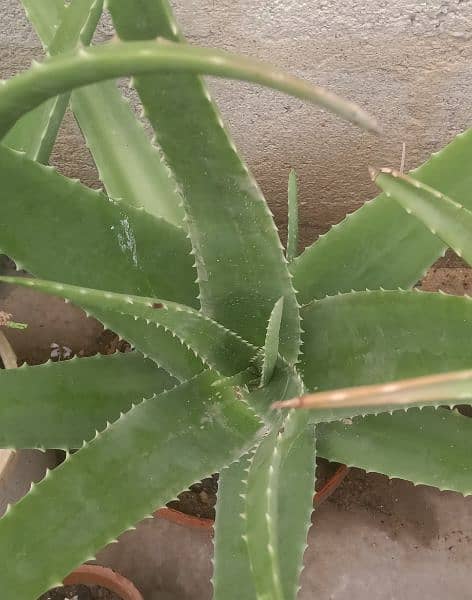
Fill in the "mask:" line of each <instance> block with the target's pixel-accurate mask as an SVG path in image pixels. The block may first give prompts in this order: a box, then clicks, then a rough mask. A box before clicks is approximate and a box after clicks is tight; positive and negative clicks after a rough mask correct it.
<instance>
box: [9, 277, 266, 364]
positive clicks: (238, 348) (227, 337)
mask: <svg viewBox="0 0 472 600" xmlns="http://www.w3.org/2000/svg"><path fill="white" fill-rule="evenodd" d="M0 281H3V282H4V283H12V284H16V285H21V286H24V287H29V288H33V289H37V290H40V291H42V292H45V293H47V294H53V295H55V296H60V297H61V298H66V299H67V300H70V301H72V302H74V303H76V304H79V305H80V306H82V307H83V308H84V309H86V310H90V311H93V312H94V313H95V314H96V313H100V312H101V313H103V312H105V313H110V312H118V313H120V314H122V315H127V316H129V317H131V318H133V319H134V320H135V321H138V320H144V321H145V323H146V324H147V325H148V326H149V327H150V328H151V327H162V328H163V329H164V330H165V331H168V332H170V333H171V334H172V335H173V336H175V337H177V338H178V339H179V340H180V341H181V343H182V344H183V345H185V346H186V347H188V348H189V349H190V350H191V351H193V352H194V353H195V355H196V356H197V357H198V358H200V359H201V360H202V363H204V364H206V365H208V366H210V367H212V368H214V369H215V370H216V371H218V372H219V373H220V374H223V375H235V374H236V373H239V372H240V371H242V370H243V369H247V368H248V367H249V365H250V363H251V360H252V359H253V358H254V356H255V355H256V353H257V348H255V347H254V346H251V345H250V344H248V343H247V342H245V341H244V340H243V339H242V338H241V337H239V336H238V335H236V334H235V333H233V332H232V331H230V330H229V329H226V327H223V326H222V325H220V324H219V323H216V322H215V321H212V320H211V319H209V318H208V317H206V316H204V315H203V314H202V313H201V312H199V311H196V310H194V309H192V308H190V307H188V306H185V305H183V304H177V303H175V302H168V301H166V300H161V299H157V298H146V297H143V296H134V295H131V294H116V293H114V292H103V291H101V290H93V289H90V288H85V287H79V286H72V285H67V284H64V283H55V282H53V281H44V280H41V279H28V278H23V277H6V276H0ZM118 333H120V332H118ZM138 349H139V350H141V348H140V347H139V346H138ZM161 353H162V350H161V349H156V350H155V351H152V350H151V352H150V354H149V356H150V357H151V358H154V359H156V360H157V361H158V360H159V359H160V357H161ZM202 368H203V366H202Z"/></svg>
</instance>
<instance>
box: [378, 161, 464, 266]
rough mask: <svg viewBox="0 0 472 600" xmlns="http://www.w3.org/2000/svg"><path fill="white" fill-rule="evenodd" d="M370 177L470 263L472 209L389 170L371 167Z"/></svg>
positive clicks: (390, 196) (387, 194)
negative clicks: (378, 169)
mask: <svg viewBox="0 0 472 600" xmlns="http://www.w3.org/2000/svg"><path fill="white" fill-rule="evenodd" d="M371 174H372V179H373V180H374V181H375V183H376V184H377V185H378V186H379V187H380V188H381V189H382V190H383V191H384V192H385V194H386V196H387V197H388V198H393V199H394V200H396V201H397V202H398V203H399V204H400V206H402V207H403V208H404V209H405V210H406V212H407V213H408V214H411V215H414V216H415V217H416V218H417V219H418V220H419V221H421V222H422V223H424V225H425V226H426V227H427V228H428V229H429V231H430V232H431V233H432V234H433V235H436V236H437V237H439V238H440V239H441V240H442V241H443V242H444V243H445V244H447V245H448V246H449V247H450V248H452V249H453V250H454V252H455V253H456V254H457V255H458V256H462V257H463V258H464V260H465V261H466V262H468V263H469V265H470V264H472V239H471V235H470V232H471V231H472V212H471V211H470V210H467V208H465V207H464V206H463V205H462V204H460V203H459V202H456V201H455V200H452V199H451V198H448V197H447V196H445V195H444V194H442V193H441V192H439V191H438V190H435V189H433V188H432V187H430V186H428V185H425V184H424V183H421V182H420V181H418V180H416V179H412V178H411V177H407V176H406V175H401V174H400V173H398V172H397V171H395V170H392V169H382V170H380V171H376V170H372V172H371Z"/></svg>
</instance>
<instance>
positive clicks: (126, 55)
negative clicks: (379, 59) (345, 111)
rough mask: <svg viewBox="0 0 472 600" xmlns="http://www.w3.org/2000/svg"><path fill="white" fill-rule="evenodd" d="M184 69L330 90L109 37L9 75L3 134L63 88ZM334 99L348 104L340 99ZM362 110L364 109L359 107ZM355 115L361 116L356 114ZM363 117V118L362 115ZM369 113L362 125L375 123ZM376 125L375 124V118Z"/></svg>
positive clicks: (205, 52)
mask: <svg viewBox="0 0 472 600" xmlns="http://www.w3.org/2000/svg"><path fill="white" fill-rule="evenodd" d="M156 71H176V72H177V71H181V72H189V73H197V74H201V75H213V76H215V77H225V78H229V79H239V80H241V81H248V82H252V83H257V84H259V85H264V86H266V87H270V88H273V89H275V90H278V91H280V92H284V93H286V94H289V95H291V96H294V97H297V98H300V99H301V100H305V101H306V102H310V103H312V104H322V103H323V102H324V99H325V97H326V96H325V94H326V92H325V91H324V90H321V88H319V87H317V86H316V85H313V84H310V83H308V82H306V81H303V80H302V79H298V78H297V77H293V76H292V75H289V74H287V73H284V72H283V71H280V70H279V69H276V68H275V67H272V66H270V65H267V64H265V63H263V62H260V61H257V60H255V59H250V58H246V57H244V56H238V55H234V54H231V53H229V52H224V51H222V50H212V49H210V48H198V47H196V46H189V45H187V44H176V43H173V42H169V41H167V40H156V41H154V42H126V43H125V42H121V43H117V42H115V43H113V42H112V43H109V44H104V45H103V46H97V47H94V48H80V49H79V50H78V51H76V52H70V53H64V54H61V55H60V56H55V57H51V58H47V59H46V60H44V61H43V62H42V63H33V65H32V68H31V69H29V70H28V71H25V72H23V73H21V74H20V75H16V76H15V77H12V78H11V79H9V80H7V81H4V82H3V85H2V87H1V88H0V135H2V136H4V135H5V134H6V132H7V131H8V130H9V129H10V128H11V127H12V126H13V125H14V124H15V122H16V121H17V120H18V119H19V118H20V117H21V116H22V115H24V114H25V113H27V112H28V111H30V110H32V109H34V108H36V107H37V106H38V105H39V104H41V103H42V102H44V101H46V100H48V99H49V98H51V97H54V96H57V95H58V94H61V93H64V92H68V91H71V90H72V89H74V88H77V87H82V86H84V85H88V84H91V83H97V82H99V81H103V80H106V79H115V78H118V77H124V76H126V75H140V74H146V73H152V72H156ZM333 102H335V103H336V102H339V103H340V104H343V103H344V101H343V100H341V99H337V100H336V101H334V100H333ZM359 110H360V109H359ZM353 120H356V119H355V118H354V117H353ZM358 120H361V121H363V119H361V118H359V119H358ZM370 123H371V120H370V117H367V116H365V123H364V122H363V126H365V127H366V128H367V129H368V128H369V127H370V125H369V124H370ZM371 128H374V125H373V124H372V126H371Z"/></svg>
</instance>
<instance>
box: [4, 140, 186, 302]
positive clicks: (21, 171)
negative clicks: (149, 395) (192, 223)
mask: <svg viewBox="0 0 472 600" xmlns="http://www.w3.org/2000/svg"><path fill="white" fill-rule="evenodd" d="M0 175H1V178H2V182H3V183H2V185H3V198H2V219H1V222H0V248H1V249H2V251H3V252H5V253H6V254H8V255H9V256H11V257H12V258H13V259H14V260H15V261H17V262H18V263H19V265H18V266H19V268H25V269H27V270H28V271H30V272H31V273H33V274H35V275H39V276H47V277H49V278H51V279H55V280H59V281H64V282H65V283H74V284H76V285H88V286H89V287H94V286H95V287H97V288H102V289H103V288H105V289H110V290H112V291H116V292H122V293H134V294H139V295H156V296H162V297H164V298H166V299H167V300H173V301H177V302H183V303H185V304H189V305H193V306H196V300H195V297H196V295H197V293H198V288H197V286H196V285H195V283H194V282H193V280H194V279H195V271H194V269H193V267H192V258H191V256H190V255H189V252H190V245H189V243H188V240H187V239H186V237H185V233H184V232H183V231H182V230H180V229H178V228H176V227H174V226H172V225H170V224H169V223H167V222H166V221H164V220H163V219H158V218H156V217H153V216H151V215H149V214H147V213H146V212H144V211H142V210H138V209H135V208H132V207H130V206H127V205H123V204H122V203H120V202H119V201H116V200H110V199H108V198H107V197H106V196H105V195H104V194H102V193H100V192H98V191H95V190H91V189H90V188H87V187H86V186H84V185H82V184H80V183H79V182H77V181H73V180H71V179H67V178H66V177H63V176H62V175H60V174H59V173H56V172H55V171H54V170H52V169H51V168H48V167H44V166H42V165H39V164H37V163H35V162H33V161H30V160H28V159H26V158H25V157H23V156H21V155H18V154H17V153H16V152H14V151H12V150H9V149H8V148H5V147H3V146H0ZM18 227H20V231H21V235H18ZM58 255H60V258H61V260H57V257H58ZM110 264H113V269H110V268H109V265H110Z"/></svg>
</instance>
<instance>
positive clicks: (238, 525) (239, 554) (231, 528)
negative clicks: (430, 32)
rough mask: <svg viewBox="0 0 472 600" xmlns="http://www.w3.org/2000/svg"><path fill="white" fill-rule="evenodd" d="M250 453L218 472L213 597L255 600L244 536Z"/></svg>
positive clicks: (226, 599) (214, 599)
mask: <svg viewBox="0 0 472 600" xmlns="http://www.w3.org/2000/svg"><path fill="white" fill-rule="evenodd" d="M250 457H251V454H247V455H245V456H243V457H242V458H240V459H239V460H238V461H236V462H234V463H232V464H231V465H229V466H228V467H226V468H225V469H223V470H222V471H221V472H220V475H219V480H218V504H217V511H216V520H215V536H214V553H213V577H212V583H213V600H240V599H241V598H244V600H256V598H257V596H256V590H255V588H254V581H253V577H252V572H251V566H250V563H249V555H248V548H247V543H246V541H245V536H246V493H247V473H248V470H249V465H250Z"/></svg>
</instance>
